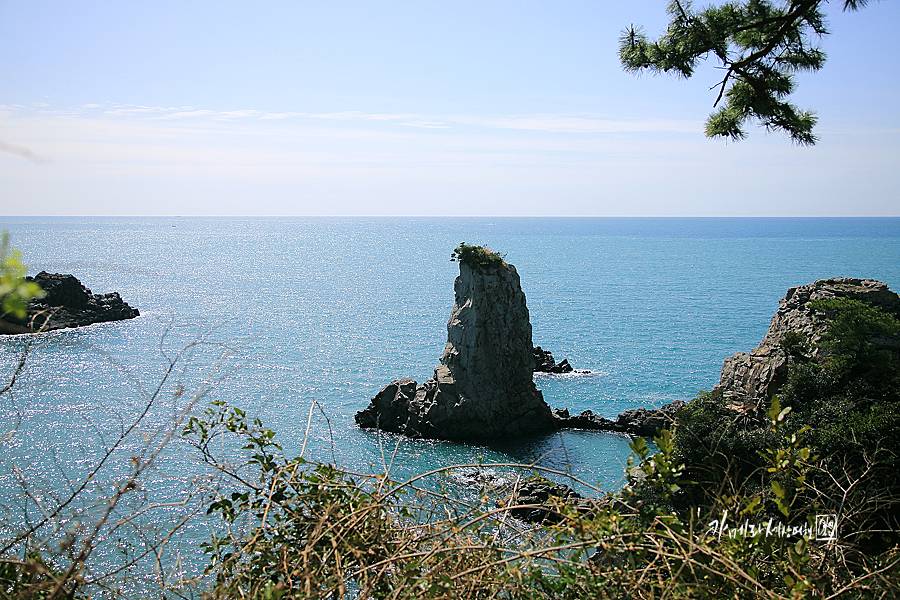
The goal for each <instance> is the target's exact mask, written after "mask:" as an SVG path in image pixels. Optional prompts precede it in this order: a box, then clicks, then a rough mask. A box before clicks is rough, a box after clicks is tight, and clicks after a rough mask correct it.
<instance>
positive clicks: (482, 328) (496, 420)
mask: <svg viewBox="0 0 900 600" xmlns="http://www.w3.org/2000/svg"><path fill="white" fill-rule="evenodd" d="M459 271H460V272H459V277H457V278H456V282H455V284H454V291H455V295H456V298H455V302H454V305H453V310H452V311H451V313H450V320H449V321H448V323H447V344H446V346H445V348H444V352H443V355H442V356H441V359H440V365H439V366H438V367H436V368H435V370H434V377H433V378H432V379H429V380H428V381H426V382H425V383H423V384H421V385H419V384H417V383H416V382H415V381H413V380H412V379H407V378H405V379H400V380H396V381H392V382H391V383H390V384H388V385H387V386H386V387H385V388H384V389H382V390H381V391H380V392H379V393H378V395H376V396H375V398H373V399H372V402H371V403H370V404H369V406H368V407H367V408H366V409H365V410H362V411H360V412H359V413H357V415H356V422H357V424H359V426H360V427H378V428H381V429H384V430H387V431H393V432H397V433H402V434H405V435H408V436H411V437H425V438H440V439H491V438H501V437H511V436H516V435H524V434H530V433H537V432H542V431H549V430H553V429H555V428H556V427H557V423H556V420H555V419H554V417H553V414H552V413H551V411H550V407H549V406H547V404H546V403H545V402H544V398H543V396H542V395H541V392H540V390H538V389H537V388H536V387H535V385H534V380H533V377H532V373H533V370H534V366H535V361H534V355H533V346H532V342H531V323H530V321H529V318H528V309H527V307H526V306H525V294H524V293H523V292H522V288H521V285H520V283H519V274H518V273H517V272H516V269H515V267H514V266H512V265H510V264H507V263H505V262H502V261H497V262H496V263H495V264H490V265H480V264H470V263H468V262H465V261H462V260H461V261H460V263H459Z"/></svg>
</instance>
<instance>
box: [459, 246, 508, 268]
mask: <svg viewBox="0 0 900 600" xmlns="http://www.w3.org/2000/svg"><path fill="white" fill-rule="evenodd" d="M505 257H506V255H505V254H500V253H499V252H494V251H493V250H490V249H489V248H487V247H485V246H473V245H471V244H467V243H465V242H460V244H459V246H457V247H456V248H455V249H454V250H453V252H452V253H451V254H450V260H451V261H459V262H461V263H465V264H467V265H469V266H470V267H473V268H480V269H485V268H495V267H499V266H501V265H504V264H506V263H505V262H503V259H504V258H505Z"/></svg>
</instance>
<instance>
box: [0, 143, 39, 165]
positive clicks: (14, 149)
mask: <svg viewBox="0 0 900 600" xmlns="http://www.w3.org/2000/svg"><path fill="white" fill-rule="evenodd" d="M0 152H6V153H8V154H15V155H16V156H21V157H22V158H27V159H28V160H30V161H31V162H33V163H35V164H38V165H43V164H47V163H48V162H50V161H49V160H47V159H45V158H43V157H40V156H38V155H37V154H35V153H34V152H32V151H31V150H29V149H28V148H26V147H25V146H16V145H15V144H7V143H6V142H4V141H3V140H0Z"/></svg>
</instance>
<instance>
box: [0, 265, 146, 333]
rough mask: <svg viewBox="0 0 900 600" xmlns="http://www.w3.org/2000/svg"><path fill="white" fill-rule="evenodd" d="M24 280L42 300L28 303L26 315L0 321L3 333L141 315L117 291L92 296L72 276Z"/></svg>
mask: <svg viewBox="0 0 900 600" xmlns="http://www.w3.org/2000/svg"><path fill="white" fill-rule="evenodd" d="M26 280H27V281H33V282H34V283H37V284H38V285H39V286H40V287H41V289H42V290H44V292H45V296H44V297H43V298H39V299H34V300H32V301H31V302H29V303H28V316H27V317H26V318H25V319H16V318H14V317H11V316H6V317H5V318H4V320H3V321H2V322H0V332H2V333H32V332H35V331H51V330H53V329H65V328H68V327H82V326H84V325H91V324H93V323H103V322H106V321H121V320H123V319H132V318H134V317H137V316H139V315H140V313H139V312H138V310H137V309H136V308H132V307H131V306H129V305H128V304H127V303H125V302H124V301H123V300H122V298H121V296H119V293H118V292H112V293H110V294H92V293H91V290H89V289H88V288H86V287H84V285H82V284H81V282H80V281H78V279H77V278H76V277H75V276H74V275H64V274H61V273H47V272H46V271H41V272H40V273H38V274H37V275H35V276H34V277H27V278H26Z"/></svg>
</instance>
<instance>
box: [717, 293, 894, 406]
mask: <svg viewBox="0 0 900 600" xmlns="http://www.w3.org/2000/svg"><path fill="white" fill-rule="evenodd" d="M830 298H850V299H853V300H859V301H861V302H866V303H868V304H872V305H875V306H878V307H880V308H882V309H884V310H887V311H889V312H893V313H895V314H900V296H898V295H897V294H896V293H895V292H892V291H891V290H889V289H888V286H887V285H886V284H884V283H881V282H880V281H874V280H872V279H851V278H842V277H837V278H832V279H820V280H818V281H816V282H815V283H810V284H807V285H802V286H799V287H793V288H790V289H789V290H788V291H787V294H786V295H785V297H784V298H782V299H781V302H780V305H779V308H778V311H777V312H776V313H775V316H774V317H772V321H771V323H770V324H769V330H768V331H767V332H766V336H765V337H764V338H763V340H762V341H761V342H760V343H759V345H758V346H757V347H756V348H754V349H753V350H751V351H750V353H749V354H745V353H743V352H739V353H737V354H735V355H734V356H732V357H730V358H726V359H725V363H724V364H723V365H722V376H721V378H720V380H719V383H718V385H716V387H715V388H714V390H720V391H721V392H722V394H723V396H724V397H725V398H726V399H728V400H729V401H731V402H732V403H735V404H743V405H762V404H765V403H768V401H769V400H771V398H772V396H774V395H775V393H776V392H777V391H778V389H779V388H780V387H781V385H782V384H784V382H785V380H786V378H787V372H788V366H789V364H790V361H791V360H793V358H792V353H793V352H795V351H796V348H797V347H798V345H802V346H804V347H805V348H807V349H808V352H809V358H813V359H815V358H817V357H818V355H819V353H820V352H821V349H819V348H817V347H816V344H817V343H818V342H819V341H820V340H821V339H822V335H823V334H824V333H825V330H826V329H827V327H828V323H829V319H828V318H827V316H826V315H824V314H822V313H821V312H818V311H816V310H815V309H813V308H812V307H811V306H810V302H812V301H813V300H824V299H830Z"/></svg>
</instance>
